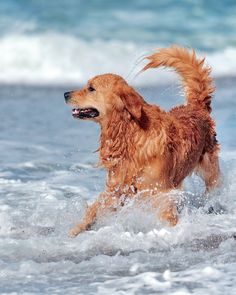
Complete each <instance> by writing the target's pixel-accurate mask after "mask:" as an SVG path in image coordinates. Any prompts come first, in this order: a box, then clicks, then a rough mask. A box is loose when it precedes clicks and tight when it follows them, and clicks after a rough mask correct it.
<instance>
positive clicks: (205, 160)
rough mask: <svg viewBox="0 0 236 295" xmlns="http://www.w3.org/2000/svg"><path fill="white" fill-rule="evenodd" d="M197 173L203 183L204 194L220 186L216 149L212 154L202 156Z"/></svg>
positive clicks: (207, 153)
mask: <svg viewBox="0 0 236 295" xmlns="http://www.w3.org/2000/svg"><path fill="white" fill-rule="evenodd" d="M197 172H198V173H199V174H200V176H201V177H202V178H203V180H204V181H205V186H206V191H205V192H206V193H209V192H210V191H211V190H213V189H215V188H217V187H219V186H220V184H221V180H220V167H219V158H218V150H217V149H215V150H214V151H213V152H206V153H205V154H204V155H203V157H202V159H201V160H200V162H199V166H198V168H197Z"/></svg>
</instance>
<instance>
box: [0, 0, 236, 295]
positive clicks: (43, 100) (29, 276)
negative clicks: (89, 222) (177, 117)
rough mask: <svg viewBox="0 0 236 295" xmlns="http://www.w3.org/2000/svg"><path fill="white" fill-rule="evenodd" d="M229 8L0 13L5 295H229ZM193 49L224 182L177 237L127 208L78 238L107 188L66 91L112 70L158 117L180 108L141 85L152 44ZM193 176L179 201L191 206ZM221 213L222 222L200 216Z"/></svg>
mask: <svg viewBox="0 0 236 295" xmlns="http://www.w3.org/2000/svg"><path fill="white" fill-rule="evenodd" d="M235 36H236V2H235V1H229V0H225V1H218V0H216V1H201V0H199V1H194V0H192V1H190V0H180V1H174V0H166V1H161V0H160V1H144V0H136V1H124V0H121V1H108V0H100V1H96V0H90V1H80V0H78V1H76V0H57V1H54V0H51V1H40V0H18V1H17V0H15V1H13V0H6V1H4V0H3V1H1V2H0V119H1V121H0V293H1V294H8V293H12V294H65V293H67V294H120V295H121V294H154V293H155V294H156V293H157V294H176V295H177V294H178V295H179V294H184V295H185V294H234V293H235V292H236V288H235V285H236V280H235V265H236V252H235V239H234V238H233V235H234V234H235V232H236V217H235V213H236V197H235V194H236V187H235V176H236V139H235V135H234V134H235V129H236V100H235V97H236V83H235V82H236V78H235V76H236V70H235V69H236V39H235ZM173 43H175V44H179V45H184V46H187V47H190V48H191V47H194V48H195V49H196V51H197V53H198V55H200V56H206V61H207V63H208V64H209V65H210V66H212V70H213V76H214V78H215V84H216V92H215V96H214V99H213V113H212V115H213V117H214V119H215V120H216V125H217V134H218V140H219V141H220V143H221V149H222V151H221V154H220V162H221V170H222V175H223V178H224V185H223V187H222V189H221V191H220V192H219V193H218V194H217V195H216V196H214V197H213V199H212V200H211V201H209V202H208V203H207V204H206V205H205V207H203V208H199V209H198V208H195V207H194V206H192V203H191V202H190V204H188V206H187V207H186V208H185V209H184V210H183V212H182V214H181V218H180V223H179V224H178V225H177V227H176V228H168V227H165V226H164V225H163V224H161V223H159V222H158V220H156V218H155V212H152V210H151V209H150V208H147V210H141V209H140V208H136V207H135V205H134V204H132V203H131V204H128V206H127V207H126V208H123V209H121V210H120V211H119V212H118V213H117V214H113V215H112V216H108V217H104V219H101V220H100V221H98V223H97V224H96V225H95V226H94V228H93V229H92V230H91V231H89V232H86V233H83V234H81V235H80V236H78V237H77V238H75V239H70V238H68V237H67V232H68V229H69V228H70V226H72V225H73V224H74V223H75V222H77V221H79V220H80V219H81V218H82V216H83V213H84V209H85V206H86V202H88V203H91V202H92V201H93V200H94V199H95V198H96V196H97V195H98V194H99V192H101V191H102V190H103V188H104V183H105V172H104V171H103V170H100V169H98V168H95V166H96V163H97V160H98V156H97V153H93V151H95V150H96V149H97V147H98V140H99V127H98V126H97V125H95V124H92V123H89V122H81V121H80V122H78V121H75V120H74V119H73V118H72V117H71V111H70V109H69V108H68V107H66V106H65V104H64V98H63V93H64V92H65V91H68V90H70V89H72V88H78V87H80V86H81V85H82V84H83V83H84V82H86V80H87V79H88V78H90V77H91V76H93V75H96V74H100V73H104V72H114V73H118V74H121V75H122V76H124V77H125V78H126V79H127V80H128V81H129V83H131V84H132V85H134V86H135V87H136V89H137V90H138V91H139V92H140V93H141V94H142V95H143V96H144V97H145V99H147V101H149V102H151V103H157V104H159V105H160V106H161V107H163V108H164V109H167V110H168V109H169V108H171V107H172V106H174V105H176V104H180V103H183V102H184V97H183V95H182V90H181V87H180V86H179V84H178V82H177V79H176V76H175V75H173V74H171V73H170V72H168V71H165V70H158V71H150V72H149V73H148V72H147V73H144V74H142V75H139V76H137V77H136V73H137V72H138V70H139V68H140V64H141V62H140V60H141V59H142V58H143V57H144V56H145V55H146V54H148V53H149V52H150V51H152V50H153V49H155V48H157V47H163V46H169V45H171V44H173ZM202 191H203V184H202V182H201V180H200V179H198V178H197V177H196V176H193V177H192V178H191V179H188V180H187V181H186V183H185V190H184V191H183V192H178V193H176V194H177V197H179V198H186V196H188V197H189V198H190V199H192V200H194V199H195V200H196V199H199V198H200V196H201V193H202ZM219 204H221V206H223V208H224V212H223V214H210V215H209V214H206V211H207V208H209V206H213V207H214V208H217V206H218V207H219Z"/></svg>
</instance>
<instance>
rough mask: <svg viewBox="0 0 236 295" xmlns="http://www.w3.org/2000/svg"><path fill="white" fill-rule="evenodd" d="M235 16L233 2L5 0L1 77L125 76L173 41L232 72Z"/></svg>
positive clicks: (0, 14)
mask: <svg viewBox="0 0 236 295" xmlns="http://www.w3.org/2000/svg"><path fill="white" fill-rule="evenodd" d="M235 15H236V3H235V1H233V0H225V1H218V0H216V1H213V0H210V1H207V2H206V1H204V0H198V1H194V0H192V1H191V0H181V1H175V0H166V1H164V0H159V1H143V0H137V1H135V0H131V1H125V0H121V1H117V2H115V1H109V0H99V1H98V0H90V1H83V0H78V1H77V0H68V1H65V0H57V1H55V0H52V1H40V0H38V1H36V0H18V1H17V0H8V1H1V4H0V48H1V60H0V68H1V72H0V81H3V82H23V83H34V84H35V83H36V84H39V83H40V84H41V83H47V84H50V83H58V82H59V81H60V82H62V83H65V82H72V83H78V82H84V81H86V80H87V79H88V78H89V77H90V76H91V75H93V74H95V73H101V72H114V71H115V72H119V73H121V74H124V75H126V74H127V70H128V67H130V68H131V67H132V65H133V63H134V61H135V60H136V58H138V57H140V55H142V54H145V53H146V52H147V51H148V50H150V49H153V48H156V47H162V46H169V45H170V44H173V43H176V44H181V45H184V46H188V47H194V48H196V49H197V50H198V51H199V52H201V53H202V54H204V55H205V54H206V55H207V60H208V62H209V63H211V64H212V65H214V67H213V70H214V74H215V75H217V76H225V75H235V68H236V62H235V54H236V39H235V31H236V21H235ZM124 64H125V65H126V67H124V66H123V65H124ZM151 81H152V83H153V81H154V80H153V79H152V80H151ZM148 82H149V83H150V79H146V80H145V79H143V80H142V81H140V82H139V83H140V84H141V83H142V84H145V83H148Z"/></svg>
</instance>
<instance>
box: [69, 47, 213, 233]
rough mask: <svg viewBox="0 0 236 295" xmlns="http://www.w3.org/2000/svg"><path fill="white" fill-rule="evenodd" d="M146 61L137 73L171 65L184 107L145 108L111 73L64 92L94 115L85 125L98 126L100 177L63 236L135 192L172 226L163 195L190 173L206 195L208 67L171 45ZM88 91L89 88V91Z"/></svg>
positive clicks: (172, 210)
mask: <svg viewBox="0 0 236 295" xmlns="http://www.w3.org/2000/svg"><path fill="white" fill-rule="evenodd" d="M147 58H148V60H149V63H148V64H147V65H146V66H145V67H144V69H143V70H147V69H149V68H156V67H160V66H163V67H171V68H173V69H174V70H175V71H176V72H177V73H178V74H179V75H180V77H181V79H182V83H183V87H184V90H185V96H186V99H187V104H186V105H182V106H179V107H175V108H173V109H172V110H170V111H169V112H166V111H164V110H162V109H161V108H160V107H158V106H156V105H151V104H148V103H147V102H146V101H145V100H144V99H143V98H142V96H141V95H140V94H138V93H137V92H136V91H135V90H134V88H132V87H131V86H129V85H128V84H127V82H126V81H125V80H124V79H123V78H122V77H120V76H118V75H114V74H104V75H100V76H96V77H94V78H92V79H91V80H89V82H88V85H86V87H85V88H83V89H82V90H78V91H72V92H70V99H69V100H68V101H67V102H68V103H69V104H70V105H72V106H74V107H78V108H88V107H93V108H96V109H97V110H98V111H99V116H98V117H96V118H93V119H92V120H94V121H96V122H98V123H99V124H100V126H101V137H100V147H99V152H100V164H101V165H102V166H103V167H104V168H106V169H107V172H108V175H107V183H106V189H105V192H104V193H102V194H101V195H100V196H99V198H98V199H97V200H96V201H95V202H94V204H92V205H91V206H90V207H88V209H87V211H86V214H85V217H84V219H83V221H82V222H81V223H80V224H78V225H76V226H75V227H74V228H73V229H72V230H71V231H70V235H71V236H75V235H77V234H78V233H80V232H81V231H84V230H86V229H88V228H89V227H90V226H91V225H92V224H93V223H94V222H95V220H96V218H97V215H98V212H103V213H104V212H105V211H107V210H115V209H116V207H117V206H119V205H122V204H123V202H124V196H126V197H129V198H132V196H134V195H137V194H138V195H139V199H141V200H142V199H146V198H148V199H152V204H153V207H154V208H156V209H157V215H158V217H159V218H160V219H162V220H164V221H167V222H168V223H169V224H170V225H175V224H176V223H177V221H178V213H177V209H176V204H175V202H174V200H173V199H170V198H168V195H167V194H162V193H163V192H164V193H166V192H168V191H170V190H172V189H177V188H180V187H181V184H182V182H183V180H184V179H185V177H187V176H188V175H190V174H191V173H192V172H193V171H197V172H198V173H199V174H200V175H201V176H202V177H203V179H204V180H205V184H206V191H209V190H210V189H212V188H214V187H215V186H216V185H217V184H218V182H219V164H218V151H219V145H218V143H217V141H216V133H215V124H214V121H213V119H212V118H211V117H210V112H211V95H212V93H213V91H214V88H213V86H212V79H211V77H210V75H209V74H210V69H209V67H207V66H205V65H204V60H201V59H197V58H196V56H195V52H194V51H192V52H189V51H187V50H186V49H185V48H181V47H177V46H172V47H170V48H164V49H160V50H158V51H157V52H155V53H154V54H152V55H151V56H149V57H147ZM89 87H90V88H89ZM91 87H92V89H93V91H89V89H91ZM158 196H159V197H158ZM160 196H162V197H160Z"/></svg>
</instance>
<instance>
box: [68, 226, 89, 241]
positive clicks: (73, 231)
mask: <svg viewBox="0 0 236 295" xmlns="http://www.w3.org/2000/svg"><path fill="white" fill-rule="evenodd" d="M85 230H86V227H85V226H84V225H83V224H81V225H77V226H76V227H73V228H72V229H70V230H69V233H68V235H69V237H70V238H74V237H76V236H77V235H78V234H80V233H81V232H83V231H85Z"/></svg>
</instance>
